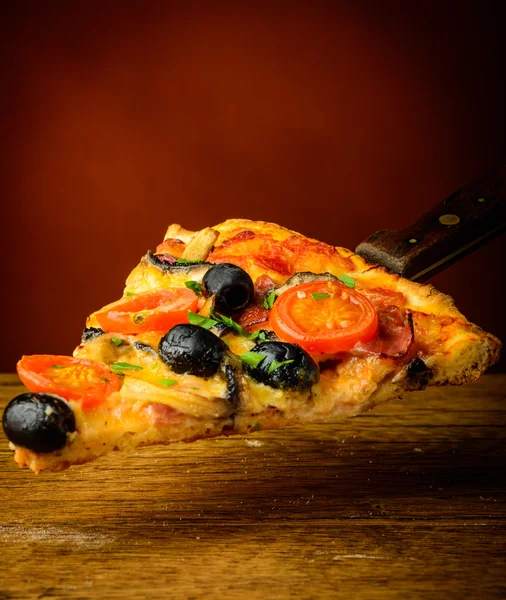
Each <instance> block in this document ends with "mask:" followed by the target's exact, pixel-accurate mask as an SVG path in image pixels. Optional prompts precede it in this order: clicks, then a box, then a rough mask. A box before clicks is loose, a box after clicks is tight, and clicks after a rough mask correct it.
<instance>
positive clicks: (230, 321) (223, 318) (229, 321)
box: [209, 308, 266, 342]
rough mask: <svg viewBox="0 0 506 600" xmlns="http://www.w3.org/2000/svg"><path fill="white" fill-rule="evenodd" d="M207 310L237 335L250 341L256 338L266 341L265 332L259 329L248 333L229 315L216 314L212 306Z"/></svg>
mask: <svg viewBox="0 0 506 600" xmlns="http://www.w3.org/2000/svg"><path fill="white" fill-rule="evenodd" d="M209 312H210V313H211V316H212V317H213V319H215V320H216V321H217V322H219V323H223V324H224V325H226V326H227V327H230V329H232V330H233V331H235V332H236V333H238V334H239V335H243V336H244V337H246V338H248V339H249V340H252V341H254V340H258V339H259V340H260V341H262V342H265V341H266V339H265V333H264V332H263V331H261V330H259V331H254V332H253V333H248V332H247V331H246V330H245V329H244V328H243V327H241V326H240V325H239V323H236V322H235V321H234V319H231V318H230V317H227V316H226V315H217V314H216V313H215V312H214V310H213V309H212V308H211V310H210V311H209Z"/></svg>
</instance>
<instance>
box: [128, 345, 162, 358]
mask: <svg viewBox="0 0 506 600" xmlns="http://www.w3.org/2000/svg"><path fill="white" fill-rule="evenodd" d="M134 348H135V349H136V350H140V351H141V352H145V353H146V354H150V355H151V356H152V357H153V358H158V355H157V353H156V350H155V349H154V348H152V347H151V346H150V345H149V344H144V343H143V342H134Z"/></svg>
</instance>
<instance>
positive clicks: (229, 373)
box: [225, 365, 240, 409]
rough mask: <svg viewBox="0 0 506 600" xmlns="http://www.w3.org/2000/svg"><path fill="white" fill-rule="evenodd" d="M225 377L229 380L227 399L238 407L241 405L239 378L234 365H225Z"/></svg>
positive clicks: (234, 406) (233, 405)
mask: <svg viewBox="0 0 506 600" xmlns="http://www.w3.org/2000/svg"><path fill="white" fill-rule="evenodd" d="M225 378H226V380H227V393H226V395H225V397H226V399H227V400H228V401H229V403H230V404H231V406H232V407H233V408H234V409H236V408H238V406H239V400H240V398H239V382H238V379H237V373H236V369H235V367H233V366H232V365H225Z"/></svg>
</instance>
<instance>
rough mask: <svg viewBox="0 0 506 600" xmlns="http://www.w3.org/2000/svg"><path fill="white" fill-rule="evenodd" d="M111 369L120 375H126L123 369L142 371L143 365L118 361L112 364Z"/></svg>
mask: <svg viewBox="0 0 506 600" xmlns="http://www.w3.org/2000/svg"><path fill="white" fill-rule="evenodd" d="M111 370H112V371H113V372H114V373H117V374H118V375H124V373H123V371H140V370H142V367H140V366H139V365H131V364H130V363H127V362H117V363H114V364H113V365H111Z"/></svg>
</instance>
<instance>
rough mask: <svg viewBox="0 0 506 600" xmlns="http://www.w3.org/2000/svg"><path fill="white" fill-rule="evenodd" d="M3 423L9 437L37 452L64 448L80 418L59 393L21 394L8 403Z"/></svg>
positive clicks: (12, 440) (19, 444) (10, 439)
mask: <svg viewBox="0 0 506 600" xmlns="http://www.w3.org/2000/svg"><path fill="white" fill-rule="evenodd" d="M2 426H3V429H4V431H5V435H6V436H7V439H8V440H9V441H10V442H12V443H13V444H15V445H16V446H21V447H22V448H28V450H32V451H33V452H38V453H41V454H43V453H47V452H54V451H55V450H60V449H61V448H63V447H64V446H65V444H66V443H67V433H71V432H73V431H75V430H76V420H75V417H74V413H73V412H72V409H71V408H70V406H69V405H68V404H67V402H66V401H65V400H64V399H63V398H60V396H56V395H55V394H42V393H40V394H33V393H30V392H27V393H24V394H20V395H19V396H16V397H15V398H14V399H13V400H11V401H10V402H9V404H8V405H7V406H6V408H5V411H4V414H3V417H2Z"/></svg>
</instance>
